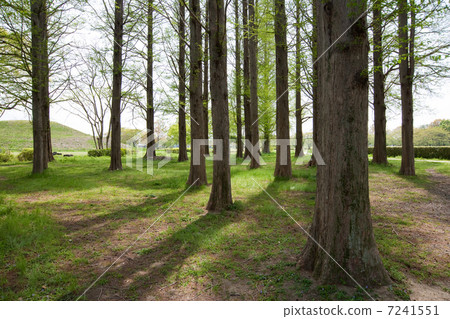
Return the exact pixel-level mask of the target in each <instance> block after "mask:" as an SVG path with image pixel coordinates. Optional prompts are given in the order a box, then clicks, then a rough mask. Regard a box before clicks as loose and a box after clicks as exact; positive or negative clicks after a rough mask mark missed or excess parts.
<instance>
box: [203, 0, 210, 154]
mask: <svg viewBox="0 0 450 319" xmlns="http://www.w3.org/2000/svg"><path fill="white" fill-rule="evenodd" d="M207 2H208V0H207ZM205 11H206V13H205V28H206V29H208V19H209V7H208V4H207V5H206V8H205ZM204 38H205V46H204V49H203V68H204V69H203V70H204V71H203V123H204V125H203V134H204V136H203V138H204V139H205V140H208V135H209V134H208V131H209V119H208V118H209V116H208V115H209V114H208V113H209V110H208V104H209V91H208V84H209V82H208V78H209V76H208V65H209V62H208V50H209V49H208V44H209V35H208V31H205V36H204ZM208 144H209V143H206V145H205V154H207V155H209V145H208Z"/></svg>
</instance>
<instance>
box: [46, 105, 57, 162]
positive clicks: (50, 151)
mask: <svg viewBox="0 0 450 319" xmlns="http://www.w3.org/2000/svg"><path fill="white" fill-rule="evenodd" d="M49 100H50V98H49ZM45 123H46V127H47V129H46V135H47V156H48V161H49V162H53V161H54V160H55V158H54V157H53V148H52V130H51V125H50V103H48V105H47V107H46V110H45Z"/></svg>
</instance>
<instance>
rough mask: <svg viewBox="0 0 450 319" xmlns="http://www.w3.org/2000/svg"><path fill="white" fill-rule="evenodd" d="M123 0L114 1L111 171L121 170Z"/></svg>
mask: <svg viewBox="0 0 450 319" xmlns="http://www.w3.org/2000/svg"><path fill="white" fill-rule="evenodd" d="M122 43H123V0H115V13H114V55H113V89H112V104H111V165H110V166H109V169H110V170H111V171H116V170H122V157H121V153H120V146H121V140H120V139H121V131H120V130H121V126H120V102H121V99H122Z"/></svg>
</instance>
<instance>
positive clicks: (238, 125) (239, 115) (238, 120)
mask: <svg viewBox="0 0 450 319" xmlns="http://www.w3.org/2000/svg"><path fill="white" fill-rule="evenodd" d="M234 12H235V24H236V26H235V37H236V71H235V77H236V131H237V134H236V135H237V136H236V146H237V150H236V157H237V158H242V156H243V147H242V145H243V143H242V99H241V95H242V84H241V78H242V77H241V32H240V31H239V0H234Z"/></svg>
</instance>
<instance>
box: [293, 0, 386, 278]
mask: <svg viewBox="0 0 450 319" xmlns="http://www.w3.org/2000/svg"><path fill="white" fill-rule="evenodd" d="M316 1H317V5H318V7H317V8H318V15H317V16H318V52H319V53H320V52H324V51H325V50H326V49H328V48H329V47H330V46H331V45H332V43H333V41H335V40H336V39H337V38H338V37H340V36H341V35H342V34H343V36H342V38H341V39H340V42H339V46H338V47H334V49H333V50H330V51H328V52H327V53H326V54H325V55H324V56H323V57H322V59H321V60H320V61H319V62H318V65H319V68H318V71H319V78H318V89H319V91H320V92H321V94H320V96H319V101H318V102H319V105H320V108H319V109H318V112H319V118H320V121H318V127H317V128H318V137H319V140H318V142H319V145H318V147H319V149H320V152H321V154H322V156H323V159H324V161H325V163H326V165H325V166H322V165H321V166H318V168H317V196H316V198H317V199H316V206H315V214H314V219H313V223H312V226H311V230H310V234H311V236H312V238H314V239H315V240H312V239H311V238H310V239H308V242H307V244H306V246H305V248H304V250H303V252H302V255H301V259H300V266H302V267H304V268H306V269H307V270H312V271H313V273H314V276H315V277H316V278H317V279H318V280H319V281H320V282H326V283H327V284H332V283H342V282H351V280H350V278H349V276H348V275H347V274H346V273H345V272H344V271H343V270H342V269H341V268H340V266H341V267H343V268H344V269H345V270H346V271H347V272H348V273H349V274H350V275H351V276H352V277H353V278H354V279H355V280H356V281H357V282H358V283H360V284H361V285H371V286H373V285H383V284H387V283H389V282H390V279H389V276H388V274H387V272H386V270H385V269H384V267H383V264H382V262H381V258H380V255H379V253H378V250H377V247H376V244H375V239H374V235H373V229H372V219H371V216H370V203H369V183H368V158H367V134H368V132H367V122H368V76H367V69H368V47H369V45H368V39H367V28H366V18H365V17H364V18H362V19H360V20H359V21H358V22H357V23H356V24H355V25H354V26H353V27H351V29H350V30H349V31H348V32H345V30H346V29H347V28H348V27H349V26H350V24H351V23H353V22H354V21H355V19H357V17H359V16H360V15H361V13H362V12H364V10H365V8H366V2H365V0H359V1H357V2H356V3H355V2H354V1H353V2H352V1H349V0H336V1H333V3H331V2H328V3H327V4H325V5H319V4H321V2H319V1H320V0H316ZM330 128H332V129H330ZM318 244H320V246H319V245H318ZM321 247H323V249H324V250H325V251H326V252H327V253H325V252H324V250H322V249H321ZM328 254H329V255H331V256H332V257H333V258H334V260H333V259H331V258H330V257H329V255H328ZM338 264H339V265H340V266H338Z"/></svg>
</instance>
